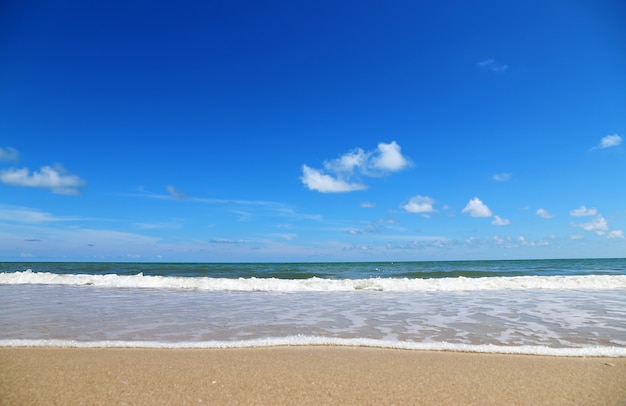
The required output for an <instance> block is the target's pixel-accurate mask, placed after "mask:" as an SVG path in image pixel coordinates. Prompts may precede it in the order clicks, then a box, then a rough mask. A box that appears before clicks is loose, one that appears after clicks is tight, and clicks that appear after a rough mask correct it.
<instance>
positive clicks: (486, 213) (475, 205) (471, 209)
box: [461, 197, 491, 217]
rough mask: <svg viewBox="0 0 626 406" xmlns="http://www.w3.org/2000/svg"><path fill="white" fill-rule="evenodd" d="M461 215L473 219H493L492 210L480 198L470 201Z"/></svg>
mask: <svg viewBox="0 0 626 406" xmlns="http://www.w3.org/2000/svg"><path fill="white" fill-rule="evenodd" d="M461 213H463V214H469V215H470V216H472V217H491V210H489V207H487V205H485V204H484V203H483V202H482V201H481V200H480V199H479V198H478V197H475V198H473V199H472V200H470V201H469V202H468V203H467V206H465V208H464V209H463V210H462V211H461Z"/></svg>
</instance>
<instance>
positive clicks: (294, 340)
mask: <svg viewBox="0 0 626 406" xmlns="http://www.w3.org/2000/svg"><path fill="white" fill-rule="evenodd" d="M303 344H336V345H368V346H379V347H394V348H409V349H435V350H436V349H439V350H460V351H484V352H500V353H502V352H505V353H506V352H514V353H531V354H549V355H613V356H626V259H584V260H579V259H576V260H571V259H568V260H523V261H449V262H397V263H389V262H380V263H294V264H287V263H284V264H283V263H276V264H265V263H264V264H253V263H244V264H184V263H181V264H178V263H177V264H164V263H0V345H17V346H22V345H73V346H139V347H201V348H207V347H209V348H210V347H241V346H259V345H303Z"/></svg>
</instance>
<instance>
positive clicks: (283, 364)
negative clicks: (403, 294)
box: [0, 346, 626, 405]
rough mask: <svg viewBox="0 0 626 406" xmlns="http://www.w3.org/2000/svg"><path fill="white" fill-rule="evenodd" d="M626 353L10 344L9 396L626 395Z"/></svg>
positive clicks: (330, 400) (289, 399)
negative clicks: (578, 354)
mask: <svg viewBox="0 0 626 406" xmlns="http://www.w3.org/2000/svg"><path fill="white" fill-rule="evenodd" d="M625 403H626V358H623V357H612V358H611V357H551V356H537V355H511V354H480V353H464V352H448V351H414V350H396V349H382V348H364V347H336V346H298V347H289V346H285V347H265V348H229V349H156V348H155V349H150V348H59V347H3V348H0V404H2V405H34V404H39V405H48V404H51V405H76V404H90V405H98V404H102V405H105V404H106V405H110V404H120V405H121V404H127V405H133V404H134V405H148V404H211V405H219V404H257V405H259V404H260V405H265V404H267V405H270V404H271V405H288V404H293V405H295V404H298V405H307V404H310V405H319V404H337V405H346V404H359V405H385V404H396V405H403V404H406V405H408V404H411V405H461V404H462V405H472V404H476V405H504V404H507V405H548V404H549V405H599V404H602V405H623V404H625Z"/></svg>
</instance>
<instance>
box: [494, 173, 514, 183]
mask: <svg viewBox="0 0 626 406" xmlns="http://www.w3.org/2000/svg"><path fill="white" fill-rule="evenodd" d="M492 179H493V180H495V181H496V182H506V181H507V180H510V179H511V174H510V173H496V174H495V175H493V176H492Z"/></svg>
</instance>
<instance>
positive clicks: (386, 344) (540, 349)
mask: <svg viewBox="0 0 626 406" xmlns="http://www.w3.org/2000/svg"><path fill="white" fill-rule="evenodd" d="M306 345H318V346H331V345H332V346H349V347H368V348H387V349H401V350H417V351H455V352H471V353H490V354H519V355H545V356H556V357H626V348H624V347H605V346H587V347H580V348H551V347H545V346H532V345H522V346H507V345H493V344H485V345H471V344H457V343H448V342H437V343H424V342H398V341H386V340H375V339H367V338H334V337H315V336H301V335H298V336H290V337H280V338H263V339H254V340H242V341H204V342H160V341H77V340H58V339H53V340H18V339H13V340H0V347H62V348H170V349H176V348H178V349H194V348H195V349H226V348H257V347H277V346H306Z"/></svg>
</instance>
